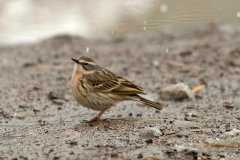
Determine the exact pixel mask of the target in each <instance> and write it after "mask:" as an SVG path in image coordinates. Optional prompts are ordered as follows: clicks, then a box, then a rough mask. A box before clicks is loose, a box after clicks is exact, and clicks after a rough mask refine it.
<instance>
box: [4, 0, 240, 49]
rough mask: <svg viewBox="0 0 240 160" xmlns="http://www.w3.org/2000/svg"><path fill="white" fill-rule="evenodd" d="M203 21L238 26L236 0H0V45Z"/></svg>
mask: <svg viewBox="0 0 240 160" xmlns="http://www.w3.org/2000/svg"><path fill="white" fill-rule="evenodd" d="M208 23H216V24H225V25H231V26H235V27H239V24H240V1H239V0H121V1H116V0H101V1H97V0H87V1H86V0H61V1H59V0H0V44H1V45H4V44H16V43H29V42H35V41H38V40H42V39H44V38H48V37H51V36H53V35H57V34H73V35H80V36H83V37H86V38H99V37H102V36H106V35H111V36H115V35H119V34H120V35H121V34H128V33H129V32H148V31H156V32H157V31H161V30H175V31H189V30H192V29H194V28H196V27H198V28H199V27H201V26H202V25H206V24H208Z"/></svg>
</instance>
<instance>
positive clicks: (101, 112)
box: [88, 109, 107, 123]
mask: <svg viewBox="0 0 240 160" xmlns="http://www.w3.org/2000/svg"><path fill="white" fill-rule="evenodd" d="M106 110H107V109H104V110H102V111H100V112H99V113H98V114H97V115H96V116H95V117H93V118H92V119H90V120H89V121H88V122H90V123H91V122H96V121H98V120H99V119H100V117H101V116H102V114H103V113H104V112H105V111H106Z"/></svg>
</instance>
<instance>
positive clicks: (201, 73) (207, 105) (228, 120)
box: [0, 26, 240, 160]
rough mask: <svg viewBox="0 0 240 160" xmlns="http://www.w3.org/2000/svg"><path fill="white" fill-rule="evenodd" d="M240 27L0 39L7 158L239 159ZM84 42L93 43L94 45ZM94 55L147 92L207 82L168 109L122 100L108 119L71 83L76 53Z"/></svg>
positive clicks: (0, 145)
mask: <svg viewBox="0 0 240 160" xmlns="http://www.w3.org/2000/svg"><path fill="white" fill-rule="evenodd" d="M239 44H240V32H238V31H235V30H233V29H231V28H228V27H225V28H218V27H214V26H211V27H206V28H205V29H201V30H198V29H196V31H194V32H192V33H188V34H177V35H176V34H173V33H164V32H160V33H149V32H148V33H137V34H129V35H127V36H120V37H117V38H113V39H111V38H110V39H99V40H91V41H89V40H86V39H83V38H81V37H72V36H64V35H63V36H57V37H53V38H51V39H48V40H45V41H42V42H39V43H36V44H30V45H18V46H9V47H3V48H1V49H0V53H1V58H0V71H1V76H0V101H1V104H0V126H1V127H0V159H15V160H16V159H24V160H27V159H54V160H58V159H84V160H85V159H96V160H98V159H121V160H124V159H145V160H158V159H159V160H160V159H161V160H162V159H169V160H173V159H183V160H186V159H189V160H191V159H227V160H228V159H229V160H230V159H236V160H237V159H238V158H239V156H240V135H239V134H240V131H239V130H240V99H239V95H240V85H239V83H240V47H239ZM86 50H88V51H89V52H88V53H87V52H86ZM80 55H88V56H90V57H92V58H94V59H95V60H96V61H97V62H98V63H99V64H101V65H103V66H105V67H108V68H109V69H111V70H112V71H114V72H115V73H118V74H120V75H122V76H125V77H128V79H130V80H132V81H134V82H135V83H136V84H138V85H141V86H142V87H143V88H145V89H146V92H147V93H149V95H148V96H149V97H151V98H152V99H155V100H160V97H159V91H160V89H161V88H163V87H165V86H168V85H170V84H175V83H178V82H183V83H185V84H187V85H189V86H191V87H192V86H195V85H199V84H203V85H204V86H205V88H204V89H202V90H201V91H200V92H199V93H197V94H196V96H195V99H194V100H183V101H168V102H167V103H168V104H169V105H168V107H166V108H164V109H163V110H162V111H161V112H159V111H156V110H154V109H151V108H145V107H143V106H140V105H138V104H135V103H132V102H124V103H120V104H119V105H117V106H115V107H113V108H111V110H109V111H108V112H107V113H105V114H104V116H103V118H104V119H105V120H104V121H101V122H99V123H96V124H88V123H86V122H85V121H84V120H88V119H90V118H92V117H93V116H94V115H95V114H96V113H95V112H94V111H90V110H87V109H85V108H83V107H81V106H79V105H78V104H77V103H76V102H75V101H74V99H73V97H72V96H71V93H70V89H69V87H68V81H69V78H70V76H71V72H72V67H73V63H72V62H71V60H70V58H71V57H74V56H80Z"/></svg>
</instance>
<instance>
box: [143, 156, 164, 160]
mask: <svg viewBox="0 0 240 160" xmlns="http://www.w3.org/2000/svg"><path fill="white" fill-rule="evenodd" d="M143 160H160V159H159V158H158V157H155V156H150V157H145V158H143Z"/></svg>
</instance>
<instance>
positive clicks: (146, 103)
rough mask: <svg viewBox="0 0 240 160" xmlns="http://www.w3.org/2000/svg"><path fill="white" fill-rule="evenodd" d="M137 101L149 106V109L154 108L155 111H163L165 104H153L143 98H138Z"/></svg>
mask: <svg viewBox="0 0 240 160" xmlns="http://www.w3.org/2000/svg"><path fill="white" fill-rule="evenodd" d="M137 101H138V102H140V103H142V104H144V105H147V106H149V107H153V108H155V109H158V110H162V108H163V106H164V104H163V103H160V102H153V101H151V100H148V99H146V98H143V97H141V96H139V95H138V96H137Z"/></svg>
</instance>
